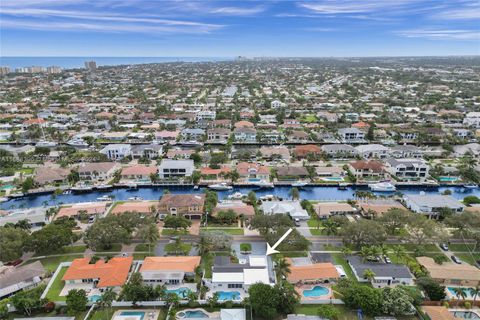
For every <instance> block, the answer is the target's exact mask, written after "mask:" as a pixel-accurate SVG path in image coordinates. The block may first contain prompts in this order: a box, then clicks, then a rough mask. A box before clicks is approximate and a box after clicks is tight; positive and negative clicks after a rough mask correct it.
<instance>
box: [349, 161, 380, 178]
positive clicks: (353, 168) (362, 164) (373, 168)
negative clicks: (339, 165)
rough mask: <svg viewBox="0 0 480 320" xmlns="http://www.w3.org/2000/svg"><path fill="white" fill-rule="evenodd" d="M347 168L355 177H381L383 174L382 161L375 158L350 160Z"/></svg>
mask: <svg viewBox="0 0 480 320" xmlns="http://www.w3.org/2000/svg"><path fill="white" fill-rule="evenodd" d="M348 168H349V170H350V172H351V173H352V174H353V175H354V176H355V177H356V178H357V179H365V178H382V177H383V176H384V175H385V169H384V167H383V163H381V162H380V161H377V160H368V161H366V160H358V161H354V162H350V163H349V164H348Z"/></svg>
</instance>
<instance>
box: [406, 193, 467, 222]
mask: <svg viewBox="0 0 480 320" xmlns="http://www.w3.org/2000/svg"><path fill="white" fill-rule="evenodd" d="M403 201H404V202H405V206H406V207H407V208H408V209H410V210H412V211H413V212H415V213H421V214H424V215H427V216H428V217H429V218H438V214H439V212H440V211H441V210H442V209H443V208H448V209H450V210H452V211H453V212H455V213H460V212H463V210H464V209H465V206H464V205H463V204H462V203H461V202H460V201H458V200H457V199H455V198H454V197H452V196H449V195H441V194H432V195H428V194H419V195H414V194H410V195H404V196H403Z"/></svg>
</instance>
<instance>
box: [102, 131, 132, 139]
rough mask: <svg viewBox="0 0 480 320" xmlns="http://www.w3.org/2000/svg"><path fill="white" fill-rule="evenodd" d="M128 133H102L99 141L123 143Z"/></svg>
mask: <svg viewBox="0 0 480 320" xmlns="http://www.w3.org/2000/svg"><path fill="white" fill-rule="evenodd" d="M129 133H130V132H128V131H121V132H110V131H108V132H103V133H102V135H101V139H104V140H108V141H123V140H125V139H126V138H127V136H128V134H129Z"/></svg>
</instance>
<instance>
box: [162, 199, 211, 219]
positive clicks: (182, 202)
mask: <svg viewBox="0 0 480 320" xmlns="http://www.w3.org/2000/svg"><path fill="white" fill-rule="evenodd" d="M204 206H205V194H164V195H162V198H161V199H160V202H159V203H158V212H159V216H160V218H163V217H165V216H166V215H169V214H171V215H173V216H177V215H180V216H184V217H186V218H189V219H200V218H201V217H202V215H203V211H204Z"/></svg>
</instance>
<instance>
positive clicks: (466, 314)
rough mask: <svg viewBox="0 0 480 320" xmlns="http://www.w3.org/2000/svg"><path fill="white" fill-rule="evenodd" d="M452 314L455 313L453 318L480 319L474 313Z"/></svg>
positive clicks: (457, 312) (458, 312)
mask: <svg viewBox="0 0 480 320" xmlns="http://www.w3.org/2000/svg"><path fill="white" fill-rule="evenodd" d="M451 312H452V313H453V316H454V317H456V318H463V319H474V320H478V319H480V316H479V315H478V314H477V313H475V312H473V311H451Z"/></svg>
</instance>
